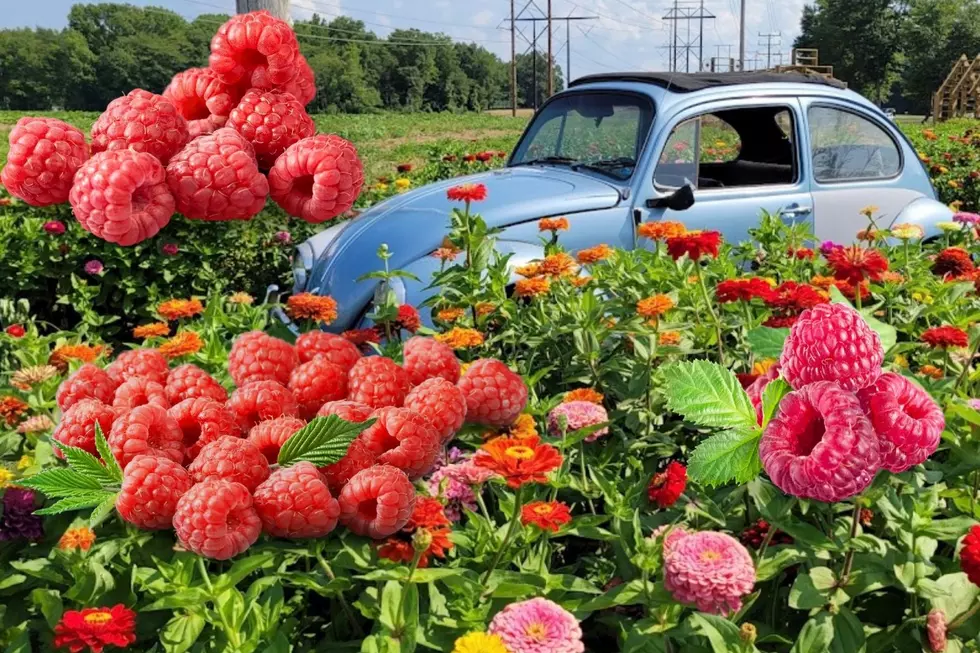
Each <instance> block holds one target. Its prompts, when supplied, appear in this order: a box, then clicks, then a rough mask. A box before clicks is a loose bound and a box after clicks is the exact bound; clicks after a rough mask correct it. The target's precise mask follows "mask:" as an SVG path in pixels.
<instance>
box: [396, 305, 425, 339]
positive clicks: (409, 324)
mask: <svg viewBox="0 0 980 653" xmlns="http://www.w3.org/2000/svg"><path fill="white" fill-rule="evenodd" d="M395 321H396V322H397V324H398V326H399V327H401V328H402V329H405V330H406V331H408V332H409V333H415V332H416V331H418V330H419V328H420V327H421V326H422V318H421V317H419V312H418V311H417V310H415V307H414V306H412V305H410V304H402V305H401V306H399V307H398V317H397V318H395Z"/></svg>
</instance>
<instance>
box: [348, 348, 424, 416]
mask: <svg viewBox="0 0 980 653" xmlns="http://www.w3.org/2000/svg"><path fill="white" fill-rule="evenodd" d="M348 387H349V389H350V392H349V394H348V399H350V400H351V401H356V402H358V403H361V404H365V405H367V406H371V407H372V408H384V407H385V406H401V405H402V403H404V401H405V395H407V394H408V391H409V390H411V389H412V382H411V381H409V379H408V373H406V372H405V370H404V369H402V368H401V367H399V366H398V364H397V363H396V362H395V361H393V360H391V359H390V358H384V357H382V356H366V357H364V358H362V359H361V360H359V361H357V363H355V364H354V367H352V368H351V370H350V376H349V377H348Z"/></svg>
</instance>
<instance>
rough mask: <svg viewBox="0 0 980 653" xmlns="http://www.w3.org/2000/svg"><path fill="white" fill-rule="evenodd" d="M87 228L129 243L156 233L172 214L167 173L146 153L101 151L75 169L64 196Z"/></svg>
mask: <svg viewBox="0 0 980 653" xmlns="http://www.w3.org/2000/svg"><path fill="white" fill-rule="evenodd" d="M68 201H69V202H71V208H72V211H73V212H74V213H75V217H76V218H78V222H79V223H80V224H81V225H82V228H84V229H85V230H86V231H88V232H90V233H92V234H94V235H95V236H97V237H98V238H101V239H103V240H105V241H108V242H110V243H115V244H117V245H122V246H124V247H128V246H130V245H135V244H136V243H139V242H142V241H144V240H146V239H147V238H152V237H153V236H156V235H157V233H158V232H159V231H160V230H161V229H163V228H164V227H165V226H167V224H168V223H169V222H170V217H171V216H172V215H173V214H174V196H173V195H171V194H170V189H168V188H167V173H166V170H164V168H163V166H162V165H161V164H160V162H159V161H158V160H157V159H156V158H155V157H154V156H152V155H150V154H147V153H146V152H133V151H132V150H115V151H111V152H100V153H98V154H96V155H95V156H93V157H92V158H91V159H89V160H88V161H86V162H85V163H84V164H83V165H82V167H81V168H79V169H78V172H77V173H75V183H74V185H73V186H72V187H71V193H70V194H69V195H68Z"/></svg>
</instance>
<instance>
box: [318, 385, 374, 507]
mask: <svg viewBox="0 0 980 653" xmlns="http://www.w3.org/2000/svg"><path fill="white" fill-rule="evenodd" d="M334 403H345V402H334ZM354 421H364V420H354ZM374 462H375V458H374V454H373V453H372V452H371V450H370V449H368V448H367V445H366V444H364V442H362V441H361V439H360V438H357V439H356V440H354V441H353V442H351V443H350V447H348V448H347V453H346V454H344V457H343V458H341V459H340V460H338V461H337V462H335V463H334V464H332V465H327V466H326V467H321V468H320V473H322V474H323V476H324V477H325V478H326V479H327V485H328V486H329V487H330V491H331V492H333V493H334V494H337V493H338V492H340V491H341V490H342V489H343V488H344V486H345V485H347V482H348V481H350V479H351V477H352V476H354V474H356V473H358V472H359V471H361V470H363V469H367V468H368V467H371V466H372V465H374Z"/></svg>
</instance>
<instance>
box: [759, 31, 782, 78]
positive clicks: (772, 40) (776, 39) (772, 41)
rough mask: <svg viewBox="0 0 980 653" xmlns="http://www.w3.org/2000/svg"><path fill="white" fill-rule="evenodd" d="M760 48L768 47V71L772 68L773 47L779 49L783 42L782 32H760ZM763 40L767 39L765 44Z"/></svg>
mask: <svg viewBox="0 0 980 653" xmlns="http://www.w3.org/2000/svg"><path fill="white" fill-rule="evenodd" d="M759 39H760V41H759V47H762V46H766V69H767V70H768V69H770V68H772V46H774V45H775V46H777V47H779V46H780V45H781V44H782V42H781V40H780V32H769V33H767V34H763V33H762V32H759ZM761 39H765V41H764V42H763V41H762V40H761Z"/></svg>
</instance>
